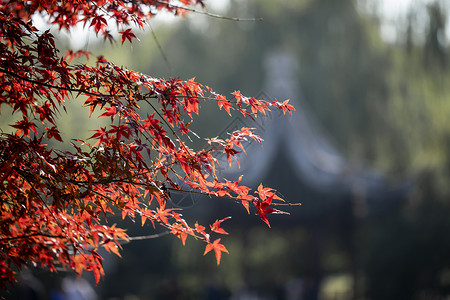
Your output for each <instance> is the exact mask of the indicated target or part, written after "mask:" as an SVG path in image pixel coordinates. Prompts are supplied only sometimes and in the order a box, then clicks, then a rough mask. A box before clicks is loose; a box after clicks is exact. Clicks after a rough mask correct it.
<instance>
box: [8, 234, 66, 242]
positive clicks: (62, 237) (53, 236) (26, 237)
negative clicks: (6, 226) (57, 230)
mask: <svg viewBox="0 0 450 300" xmlns="http://www.w3.org/2000/svg"><path fill="white" fill-rule="evenodd" d="M34 236H44V237H48V238H58V239H65V238H67V237H65V236H63V235H50V234H45V233H33V234H28V235H20V236H14V237H9V238H0V243H6V242H8V241H14V240H20V239H28V238H31V237H34Z"/></svg>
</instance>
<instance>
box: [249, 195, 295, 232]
mask: <svg viewBox="0 0 450 300" xmlns="http://www.w3.org/2000/svg"><path fill="white" fill-rule="evenodd" d="M274 195H275V194H273V195H272V196H270V197H269V198H267V199H265V200H263V201H258V202H256V214H257V215H258V216H259V217H260V218H261V220H263V221H264V223H266V224H267V226H269V228H270V223H269V219H267V215H268V214H285V215H288V214H289V213H287V212H284V211H281V210H278V209H274V208H271V207H270V205H271V204H272V200H273V197H274Z"/></svg>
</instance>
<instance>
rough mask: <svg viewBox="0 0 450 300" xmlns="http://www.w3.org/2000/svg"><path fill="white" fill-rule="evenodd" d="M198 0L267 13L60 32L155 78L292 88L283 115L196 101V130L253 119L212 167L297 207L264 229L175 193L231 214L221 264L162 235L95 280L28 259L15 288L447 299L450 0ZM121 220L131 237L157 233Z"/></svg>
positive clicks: (214, 202)
mask: <svg viewBox="0 0 450 300" xmlns="http://www.w3.org/2000/svg"><path fill="white" fill-rule="evenodd" d="M205 2H206V4H207V7H208V9H209V11H211V12H214V13H217V14H220V15H225V16H233V17H240V18H263V19H264V20H263V21H258V22H248V21H228V20H223V19H218V18H213V17H208V16H205V15H202V14H198V13H190V14H188V15H187V16H186V18H184V19H176V18H173V17H171V16H168V15H165V14H161V16H158V17H157V18H155V19H154V20H151V21H150V27H151V28H150V29H149V30H147V31H146V32H142V33H140V35H139V38H140V42H134V43H133V46H130V45H129V44H125V46H121V45H119V44H117V45H112V46H110V45H109V44H105V43H103V42H99V41H97V40H95V38H94V37H92V36H87V35H81V34H79V33H73V34H72V36H71V37H69V36H63V37H62V38H61V40H60V41H59V43H60V44H61V47H62V48H67V47H73V48H76V49H84V50H90V51H92V52H94V53H98V54H100V53H102V54H104V55H105V57H108V58H109V59H110V60H112V61H113V62H114V63H116V64H117V65H123V66H127V67H128V68H130V69H134V70H137V71H140V72H143V73H146V74H150V75H152V76H155V77H164V78H168V77H180V78H181V79H189V78H192V77H195V78H196V81H198V82H200V83H203V84H205V85H208V86H210V87H212V88H213V89H214V90H215V91H217V92H219V93H222V94H224V95H229V94H230V93H231V92H233V91H235V90H240V91H241V92H242V94H244V95H247V96H252V97H256V98H262V99H267V100H271V99H274V98H277V99H278V100H285V99H290V103H291V104H293V105H294V106H295V108H296V112H295V113H294V114H293V116H292V117H290V116H283V115H282V114H280V113H277V112H273V113H271V114H269V115H268V117H267V118H265V119H263V118H261V119H259V120H250V119H243V118H241V117H239V116H237V115H236V116H233V117H232V118H230V117H229V116H228V115H227V114H226V113H225V112H224V111H221V112H220V111H218V109H217V108H216V105H215V104H214V103H208V102H203V103H201V106H202V110H201V114H200V117H198V118H196V119H195V122H194V123H193V125H192V129H193V130H194V131H195V132H197V133H198V134H199V135H200V136H201V137H214V136H221V137H225V136H226V134H227V133H228V132H231V131H232V130H233V129H236V128H238V127H242V126H247V127H254V128H256V130H257V132H258V133H259V134H260V135H261V136H262V137H263V138H264V140H265V143H264V145H263V148H262V149H261V147H260V146H259V145H253V144H250V145H249V146H248V151H247V153H248V155H243V156H241V157H240V159H241V169H237V168H236V166H234V165H233V167H232V168H228V169H225V168H224V169H222V170H221V172H222V176H223V177H225V178H228V179H236V178H237V176H238V174H240V173H243V174H244V179H243V180H244V182H245V183H246V184H249V185H251V186H252V187H254V188H256V187H257V186H258V185H259V184H260V183H261V182H262V183H263V184H264V185H265V186H270V187H273V188H276V189H277V190H278V191H279V193H280V196H281V197H283V198H284V199H286V200H287V201H289V202H293V203H294V202H295V203H298V202H300V203H302V206H300V207H292V208H290V209H289V210H288V211H289V212H290V213H291V215H289V216H285V215H282V216H277V215H273V216H272V215H271V216H269V220H270V222H271V225H272V228H271V229H269V228H267V226H266V225H265V224H264V223H263V222H261V221H260V220H259V218H258V217H257V216H254V215H248V214H247V213H246V211H245V210H244V209H243V208H242V206H241V205H239V204H237V203H236V204H233V203H229V202H228V201H225V200H223V199H222V200H221V199H209V198H206V199H203V198H201V197H194V196H186V195H176V194H175V195H173V196H174V203H173V204H172V205H173V206H175V207H182V208H184V209H185V210H184V215H185V216H186V218H187V219H188V220H191V221H195V220H199V221H203V222H213V221H214V220H216V219H218V218H223V217H226V216H228V215H231V216H233V219H232V220H230V221H227V222H226V223H224V224H223V227H224V228H225V229H226V230H227V231H228V232H229V233H230V235H229V236H225V237H223V238H222V242H223V243H224V244H225V245H226V246H227V248H228V250H229V252H230V254H229V255H224V256H223V257H222V263H221V265H220V267H217V266H216V262H215V259H214V256H213V255H207V256H206V257H203V256H202V254H203V251H204V244H203V243H201V242H198V241H195V240H193V239H188V241H187V243H186V246H184V247H183V246H182V244H181V242H180V241H179V240H177V239H175V238H173V237H170V236H163V237H160V238H157V239H146V240H141V241H133V242H131V243H128V244H125V245H123V247H124V249H123V252H122V256H123V257H122V258H119V257H115V256H109V255H107V256H106V259H105V266H104V267H105V271H106V276H105V278H104V279H102V281H101V282H100V284H99V285H98V286H95V284H94V283H93V280H92V278H90V277H89V275H87V276H86V277H83V278H82V279H78V280H77V279H76V278H75V277H74V276H73V274H70V273H60V274H58V275H55V274H49V273H47V272H46V271H45V270H34V271H32V272H27V273H24V274H23V276H22V277H23V278H22V281H21V285H19V292H21V294H20V293H19V294H18V295H26V290H25V289H24V288H22V287H25V286H35V287H36V288H35V289H37V290H40V291H44V290H45V291H47V292H46V293H47V296H48V295H49V294H50V292H49V291H53V295H57V294H58V293H57V291H58V290H60V289H65V290H67V289H70V288H73V287H74V286H78V291H81V290H84V291H86V293H85V298H73V299H127V300H138V299H142V300H146V299H183V300H184V299H206V300H212V299H217V300H220V299H233V300H234V299H236V300H244V299H245V300H257V299H258V300H259V299H261V300H263V299H264V300H266V299H267V300H272V299H287V300H299V299H302V300H312V299H323V300H332V299H333V300H338V299H449V297H450V218H449V216H450V206H449V205H450V199H449V195H450V61H449V57H450V56H449V46H450V44H449V42H450V26H449V25H448V24H447V21H448V18H449V17H450V2H448V1H445V0H428V1H427V0H402V1H390V0H383V1H380V0H339V1H337V0H333V1H330V0H277V1H274V0H211V1H205ZM77 34H78V36H77ZM71 105H72V104H71ZM75 107H78V105H77V103H75V104H74V108H73V110H74V112H72V113H70V114H69V115H67V116H64V117H63V118H62V120H63V121H64V122H65V124H63V125H62V127H61V128H62V129H63V130H64V131H65V134H66V135H69V136H73V135H80V132H86V135H85V136H81V137H87V136H90V135H91V133H90V132H89V131H88V130H89V129H91V128H92V124H94V125H95V123H96V122H97V120H95V119H94V120H92V119H91V120H89V122H88V121H86V122H80V121H79V120H80V118H82V116H83V115H84V114H85V112H84V111H81V110H80V111H78V110H77V109H78V108H75ZM2 118H3V116H2ZM73 121H76V122H75V125H76V126H74V122H73ZM203 144H204V141H203V140H194V141H193V147H201V146H202V145H203ZM219 159H220V158H219ZM223 165H226V164H225V163H224V164H223ZM117 222H121V221H120V218H117ZM121 225H122V226H126V227H127V228H128V234H129V235H130V236H140V235H147V234H153V233H155V230H154V229H153V227H152V226H151V225H149V224H146V225H145V226H144V227H140V226H139V224H132V223H131V222H125V223H122V224H121ZM82 286H84V288H83V287H82ZM73 289H75V288H73ZM75 290H76V289H75ZM88 291H90V292H88ZM10 296H11V295H10ZM24 297H25V296H24ZM89 297H91V298H89ZM28 299H31V298H28ZM54 299H57V298H54ZM71 299H72V298H71Z"/></svg>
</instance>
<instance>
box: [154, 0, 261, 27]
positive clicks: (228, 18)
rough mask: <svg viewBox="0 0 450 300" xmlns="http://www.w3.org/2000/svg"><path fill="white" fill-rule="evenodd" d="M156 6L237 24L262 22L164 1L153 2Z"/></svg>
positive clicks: (257, 19)
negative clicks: (159, 5) (236, 22)
mask: <svg viewBox="0 0 450 300" xmlns="http://www.w3.org/2000/svg"><path fill="white" fill-rule="evenodd" d="M155 2H156V3H158V4H163V5H167V6H169V7H171V8H176V9H184V10H187V11H190V12H193V13H196V14H201V15H205V16H208V17H212V18H217V19H222V20H229V21H238V22H256V21H263V18H235V17H227V16H222V15H218V14H213V13H210V12H207V11H200V10H197V9H195V8H190V7H186V6H180V5H174V4H170V3H168V2H164V1H155Z"/></svg>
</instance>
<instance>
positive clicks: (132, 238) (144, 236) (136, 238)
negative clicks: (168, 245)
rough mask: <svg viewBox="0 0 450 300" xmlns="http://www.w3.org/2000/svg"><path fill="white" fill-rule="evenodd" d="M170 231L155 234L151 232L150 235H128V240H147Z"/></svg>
mask: <svg viewBox="0 0 450 300" xmlns="http://www.w3.org/2000/svg"><path fill="white" fill-rule="evenodd" d="M169 233H170V231H164V232H161V233H157V234H151V235H142V236H132V237H128V239H127V240H128V241H142V240H149V239H156V238H159V237H162V236H165V235H168V234H169Z"/></svg>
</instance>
